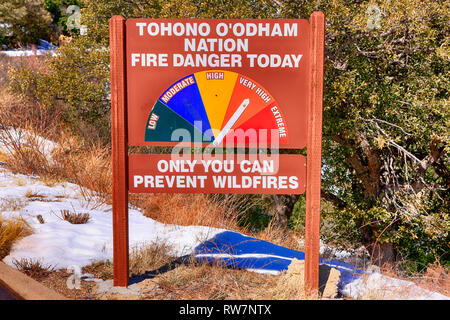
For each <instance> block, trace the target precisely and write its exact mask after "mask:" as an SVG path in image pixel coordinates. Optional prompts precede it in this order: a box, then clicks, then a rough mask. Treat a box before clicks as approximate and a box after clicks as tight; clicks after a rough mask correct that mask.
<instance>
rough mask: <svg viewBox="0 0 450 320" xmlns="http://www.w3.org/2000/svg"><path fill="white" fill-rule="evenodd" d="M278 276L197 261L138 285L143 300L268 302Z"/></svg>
mask: <svg viewBox="0 0 450 320" xmlns="http://www.w3.org/2000/svg"><path fill="white" fill-rule="evenodd" d="M277 280H278V277H277V276H273V275H265V274H259V273H255V272H248V271H246V270H237V269H230V268H224V267H222V266H220V265H207V264H200V263H197V262H194V261H193V262H191V263H190V264H181V265H179V266H178V267H176V268H174V269H172V270H170V271H168V272H165V273H162V274H160V275H158V276H156V277H154V278H151V279H146V280H144V281H142V282H140V283H139V285H140V286H141V288H142V290H141V293H142V294H143V296H144V299H187V300H194V299H201V300H224V299H246V300H248V299H260V300H261V299H266V300H267V299H271V297H270V295H268V292H269V290H270V288H272V287H274V286H275V285H276V281H277Z"/></svg>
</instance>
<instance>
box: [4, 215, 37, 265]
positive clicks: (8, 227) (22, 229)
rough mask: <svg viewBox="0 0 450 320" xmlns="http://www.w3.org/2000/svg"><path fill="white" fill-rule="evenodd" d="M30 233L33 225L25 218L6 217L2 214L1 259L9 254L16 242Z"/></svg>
mask: <svg viewBox="0 0 450 320" xmlns="http://www.w3.org/2000/svg"><path fill="white" fill-rule="evenodd" d="M30 234H31V227H30V226H29V225H28V223H27V222H26V221H25V220H24V219H22V218H10V219H4V218H2V216H1V215H0V261H1V260H2V259H3V258H4V257H6V256H7V255H8V254H9V252H10V251H11V247H12V245H13V244H14V242H16V241H18V240H20V239H22V238H23V237H26V236H28V235H30Z"/></svg>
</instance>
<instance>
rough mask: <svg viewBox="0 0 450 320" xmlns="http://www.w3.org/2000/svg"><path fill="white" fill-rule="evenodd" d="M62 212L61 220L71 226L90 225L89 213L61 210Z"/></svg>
mask: <svg viewBox="0 0 450 320" xmlns="http://www.w3.org/2000/svg"><path fill="white" fill-rule="evenodd" d="M60 212H61V218H63V220H65V221H67V222H70V223H71V224H85V223H88V221H89V219H90V218H91V216H90V215H89V213H76V212H71V211H70V210H61V211H60Z"/></svg>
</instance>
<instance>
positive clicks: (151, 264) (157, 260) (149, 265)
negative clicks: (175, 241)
mask: <svg viewBox="0 0 450 320" xmlns="http://www.w3.org/2000/svg"><path fill="white" fill-rule="evenodd" d="M171 250H172V248H171V247H170V246H169V245H166V244H164V243H163V242H154V243H151V244H149V245H145V246H139V247H138V246H135V247H133V248H132V249H131V253H130V273H131V275H132V276H139V275H143V274H145V273H146V272H148V271H151V270H156V269H158V268H160V267H161V266H164V265H167V264H170V262H171V261H173V260H175V259H176V257H174V256H173V255H172V254H171Z"/></svg>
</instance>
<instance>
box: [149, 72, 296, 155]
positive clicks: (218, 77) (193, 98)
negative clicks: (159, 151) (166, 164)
mask: <svg viewBox="0 0 450 320" xmlns="http://www.w3.org/2000/svg"><path fill="white" fill-rule="evenodd" d="M176 129H181V130H184V133H185V134H186V133H187V135H188V136H189V138H190V139H191V141H194V142H212V143H213V144H214V145H215V146H218V145H221V144H226V143H227V142H231V143H235V140H238V139H239V138H240V137H239V134H238V133H240V132H245V133H247V137H246V138H247V139H248V140H250V139H252V138H253V139H255V141H263V140H264V141H267V143H272V142H274V141H272V140H274V139H276V140H277V141H276V142H277V143H279V144H280V145H283V144H286V143H288V141H289V139H288V132H287V128H286V124H285V118H284V115H283V113H282V110H281V108H280V106H279V105H278V103H277V101H276V100H275V98H274V97H273V96H272V95H271V94H270V93H269V92H268V90H267V89H265V88H264V87H263V86H262V85H261V84H259V83H258V82H256V81H255V80H253V79H251V78H249V77H246V76H244V75H242V74H239V73H236V72H232V71H226V70H207V71H201V72H196V73H193V74H190V75H187V76H185V77H183V78H182V79H179V80H177V81H175V82H174V83H173V84H172V85H170V86H169V87H168V88H167V89H166V90H165V91H164V92H163V93H162V94H161V96H160V97H159V98H158V100H157V101H156V103H155V104H154V105H153V107H152V109H151V111H150V114H149V116H148V121H147V126H146V128H145V141H146V142H170V141H177V139H178V134H179V135H182V134H183V131H175V130H176ZM240 130H241V131H240ZM177 132H178V134H177ZM271 132H276V135H275V134H271ZM262 135H263V137H260V136H262ZM230 140H231V141H230Z"/></svg>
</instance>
